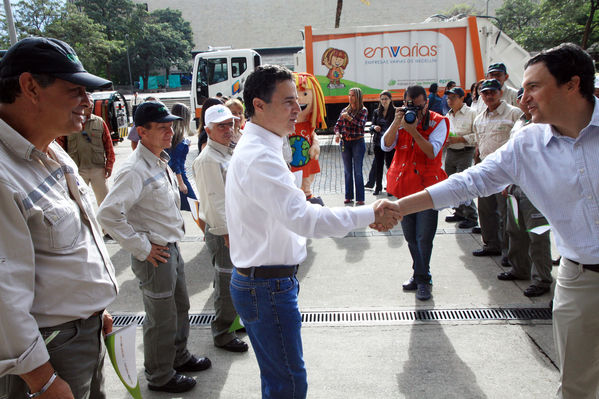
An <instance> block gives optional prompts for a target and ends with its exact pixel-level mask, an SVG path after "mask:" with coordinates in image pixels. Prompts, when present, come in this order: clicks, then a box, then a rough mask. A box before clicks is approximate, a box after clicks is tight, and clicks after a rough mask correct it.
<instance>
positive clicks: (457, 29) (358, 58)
mask: <svg viewBox="0 0 599 399" xmlns="http://www.w3.org/2000/svg"><path fill="white" fill-rule="evenodd" d="M429 20H430V19H429ZM429 20H427V21H425V22H422V23H411V24H401V25H378V26H355V27H345V28H337V29H316V28H312V27H311V26H305V27H304V30H303V41H304V45H303V49H302V50H300V51H299V52H298V53H297V54H295V57H294V69H295V70H296V71H300V72H309V73H311V74H313V75H314V76H315V77H316V78H317V79H318V81H319V83H320V85H321V87H322V90H323V92H324V95H325V102H326V107H327V119H328V120H327V124H328V125H329V126H332V125H334V122H335V120H336V118H337V116H338V115H339V111H340V109H341V108H342V107H343V106H345V105H346V104H347V101H348V100H347V95H348V91H349V89H350V88H352V87H359V88H361V89H362V92H363V94H364V101H365V103H367V104H366V105H367V107H369V108H373V107H374V106H375V103H376V102H377V101H378V99H379V93H380V92H381V91H383V90H389V91H390V92H391V93H392V96H393V99H394V100H399V99H402V98H403V92H404V90H405V89H406V88H407V87H408V86H410V85H421V86H424V87H426V88H428V87H429V86H430V85H431V84H432V83H437V84H438V85H439V87H443V86H445V84H446V83H447V82H449V81H452V80H453V81H455V82H456V83H457V85H458V86H460V87H462V88H463V89H464V90H465V91H466V92H468V91H469V90H470V86H471V85H472V84H473V83H475V82H476V81H478V80H480V79H483V78H484V76H485V72H486V68H487V67H488V66H489V65H491V64H493V63H496V62H503V63H504V64H505V65H506V67H507V71H508V74H509V79H508V81H507V84H508V85H509V86H511V87H514V88H519V87H520V84H521V82H522V77H523V74H524V64H525V63H526V61H527V60H528V59H529V58H530V54H529V53H528V52H527V51H526V50H524V49H523V48H522V47H520V46H519V45H518V44H517V43H516V42H515V41H514V40H512V39H511V38H510V37H508V36H507V35H506V34H505V33H503V32H502V31H501V30H500V29H499V28H498V27H497V26H496V25H495V24H493V23H492V22H491V20H490V19H489V18H488V17H480V16H467V17H464V18H460V19H456V20H445V21H429ZM230 51H239V52H240V53H239V54H246V55H244V57H245V58H246V59H247V60H248V63H249V62H252V65H251V67H250V66H249V65H248V67H247V68H245V70H244V72H251V70H253V68H254V67H255V66H257V65H259V64H260V58H259V55H257V53H255V52H254V53H248V52H249V51H252V50H225V51H213V52H209V53H202V54H199V55H198V56H197V57H196V63H195V64H196V65H194V75H193V76H196V77H197V78H196V79H194V80H196V81H198V82H201V83H200V84H203V85H207V87H209V88H210V92H211V91H212V84H211V83H210V76H212V77H213V78H212V80H213V81H217V83H218V86H215V87H220V88H227V87H232V88H237V89H239V90H238V91H236V92H235V93H233V92H232V91H227V92H226V93H225V92H224V91H223V94H224V95H234V96H235V97H237V96H241V94H242V92H243V85H242V84H241V85H238V86H235V84H236V82H237V81H238V80H239V79H238V77H233V74H232V71H233V69H232V68H233V64H232V63H231V60H232V57H233V56H232V55H231V56H230V55H228V54H230V53H228V52H230ZM244 52H246V53H244ZM249 54H252V55H253V58H252V59H251V60H250V56H249ZM205 57H210V58H206V60H204V61H202V60H203V59H204V58H205ZM198 58H199V59H198ZM216 60H218V61H216ZM202 62H203V63H204V64H202ZM227 62H228V64H227V65H228V67H229V72H228V73H229V75H228V77H226V78H225V74H223V73H221V74H216V72H214V73H212V72H211V71H212V70H215V71H216V70H218V69H217V68H218V65H221V67H222V68H224V67H225V63H227ZM202 65H206V66H204V67H202ZM196 70H197V71H198V72H196ZM202 71H203V72H202ZM202 73H203V74H204V76H205V78H203V77H202ZM211 73H212V75H211ZM214 76H216V77H217V78H218V79H215V78H214ZM241 82H242V81H241ZM199 90H200V89H199V88H198V89H197V90H194V89H193V88H192V93H191V95H192V104H194V102H193V98H194V95H196V98H197V93H199ZM368 103H370V104H368ZM196 104H197V101H196ZM331 122H332V123H331Z"/></svg>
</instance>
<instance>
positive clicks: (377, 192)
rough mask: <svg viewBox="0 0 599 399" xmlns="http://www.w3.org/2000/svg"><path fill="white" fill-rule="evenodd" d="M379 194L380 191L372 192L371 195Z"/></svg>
mask: <svg viewBox="0 0 599 399" xmlns="http://www.w3.org/2000/svg"><path fill="white" fill-rule="evenodd" d="M380 193H381V190H374V192H373V193H372V195H379V194H380Z"/></svg>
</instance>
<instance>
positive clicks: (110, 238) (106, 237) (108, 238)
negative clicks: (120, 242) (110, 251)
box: [104, 233, 112, 240]
mask: <svg viewBox="0 0 599 399" xmlns="http://www.w3.org/2000/svg"><path fill="white" fill-rule="evenodd" d="M104 240H112V237H111V236H110V234H108V233H106V234H104Z"/></svg>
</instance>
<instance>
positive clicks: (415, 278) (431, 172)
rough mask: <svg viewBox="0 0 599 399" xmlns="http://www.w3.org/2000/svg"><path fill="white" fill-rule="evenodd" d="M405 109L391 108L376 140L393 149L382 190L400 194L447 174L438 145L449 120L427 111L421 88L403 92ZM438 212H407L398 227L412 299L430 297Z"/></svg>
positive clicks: (416, 190)
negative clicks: (388, 123) (404, 247)
mask: <svg viewBox="0 0 599 399" xmlns="http://www.w3.org/2000/svg"><path fill="white" fill-rule="evenodd" d="M404 98H405V104H406V106H405V107H402V108H397V109H396V110H395V119H393V123H392V124H391V126H390V127H389V129H387V131H386V132H385V135H384V136H383V139H382V142H381V148H382V149H383V151H391V150H393V149H394V148H395V155H394V156H393V162H392V163H391V167H390V168H389V170H388V171H387V192H388V193H390V194H392V195H394V196H396V197H397V198H402V197H405V196H407V195H410V194H413V193H416V192H418V191H420V190H423V189H424V188H426V187H428V186H431V185H433V184H435V183H437V182H440V181H441V180H445V179H446V178H447V174H446V173H445V171H444V170H443V168H442V160H441V158H442V152H441V149H442V148H443V145H444V144H445V141H446V140H447V136H448V134H449V119H447V117H445V116H443V115H441V114H438V113H436V112H433V111H430V110H429V109H428V100H427V96H426V91H425V90H424V88H423V87H422V86H410V87H408V88H407V89H406V91H405V95H404ZM438 216H439V214H438V212H437V211H435V210H432V209H429V210H425V211H422V212H417V213H414V214H412V215H407V216H405V217H404V218H403V220H402V221H401V228H402V229H403V232H404V236H405V238H406V241H407V242H408V248H409V249H410V254H411V255H412V262H413V263H412V269H413V270H414V272H413V274H412V277H411V278H410V279H409V280H408V281H406V282H405V283H404V284H403V289H404V290H405V291H416V298H417V299H419V300H421V301H426V300H428V299H430V298H431V289H432V278H431V274H430V264H429V262H430V259H431V253H432V250H433V239H434V238H435V232H436V231H437V220H438Z"/></svg>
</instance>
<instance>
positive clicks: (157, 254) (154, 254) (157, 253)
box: [146, 243, 171, 267]
mask: <svg viewBox="0 0 599 399" xmlns="http://www.w3.org/2000/svg"><path fill="white" fill-rule="evenodd" d="M150 244H152V249H151V250H150V254H149V255H148V257H147V258H146V261H147V262H150V263H151V264H153V265H154V267H158V262H160V263H166V262H167V261H168V259H167V258H170V257H171V254H170V253H169V252H168V247H163V246H162V245H156V244H154V243H150Z"/></svg>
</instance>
